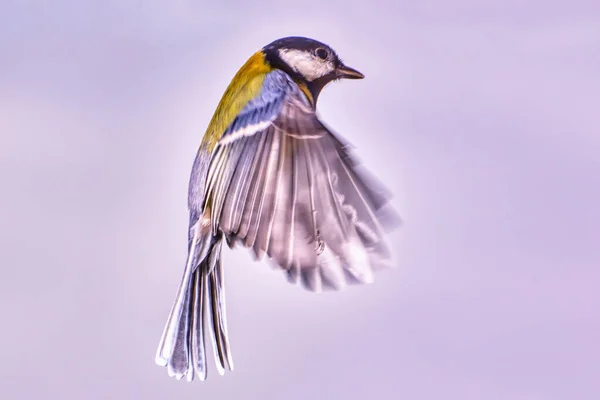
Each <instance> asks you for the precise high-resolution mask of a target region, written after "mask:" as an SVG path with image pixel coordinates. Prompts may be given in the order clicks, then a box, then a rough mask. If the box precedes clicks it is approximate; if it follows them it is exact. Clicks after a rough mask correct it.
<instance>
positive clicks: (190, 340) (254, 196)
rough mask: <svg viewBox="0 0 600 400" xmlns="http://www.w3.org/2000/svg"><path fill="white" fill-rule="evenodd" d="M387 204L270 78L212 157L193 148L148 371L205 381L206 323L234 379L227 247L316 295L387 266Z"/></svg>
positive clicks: (300, 103) (293, 89)
mask: <svg viewBox="0 0 600 400" xmlns="http://www.w3.org/2000/svg"><path fill="white" fill-rule="evenodd" d="M388 199H389V196H388V195H387V194H386V193H384V191H383V190H381V187H380V186H379V185H378V184H377V185H376V181H375V180H374V179H368V178H367V176H366V175H365V173H364V171H359V169H358V165H357V163H356V162H355V161H354V160H352V159H351V158H350V156H349V154H348V153H347V147H346V146H345V145H344V144H342V143H341V141H340V140H339V139H338V138H336V137H335V136H334V135H333V134H332V133H331V132H330V131H329V130H328V129H327V128H326V127H325V126H324V125H323V124H322V123H321V122H320V121H319V119H318V118H317V117H316V115H315V111H314V109H313V107H312V106H311V104H310V103H309V102H308V100H307V98H306V97H305V96H304V94H303V93H302V92H301V91H300V88H299V87H298V86H297V85H296V84H295V83H294V82H293V81H292V80H291V79H290V78H289V77H288V75H286V74H285V73H284V72H281V71H278V70H275V71H273V72H270V73H269V74H267V75H266V77H265V78H264V82H263V84H262V87H261V89H260V93H259V94H258V95H257V96H255V97H254V98H253V99H252V100H250V102H249V103H248V104H247V105H246V106H245V108H244V109H243V110H242V111H241V112H240V113H239V115H238V116H237V117H236V118H235V119H234V121H233V122H232V123H231V124H230V126H229V127H228V128H227V130H226V131H225V132H224V134H223V135H222V137H221V139H220V141H219V142H218V143H217V145H216V147H215V149H214V150H213V151H212V152H211V153H210V154H209V152H208V151H206V149H201V150H200V152H199V154H198V156H197V158H196V161H195V163H194V168H193V170H192V176H191V179H190V198H189V204H190V235H189V245H188V260H187V263H186V268H185V272H184V276H183V279H182V281H181V284H180V287H179V291H178V294H177V298H176V300H175V303H174V305H173V308H172V310H171V313H170V315H169V319H168V321H167V325H166V327H165V329H164V332H163V336H162V338H161V341H160V344H159V347H158V351H157V354H156V363H157V364H159V365H166V366H167V368H168V372H169V375H171V376H175V377H176V378H178V379H180V378H182V377H183V376H186V377H187V379H188V380H192V379H193V378H194V376H197V377H198V378H199V379H200V380H204V379H206V360H205V348H204V332H205V330H204V323H205V322H204V316H205V314H206V315H207V317H208V318H207V319H208V321H209V330H210V332H211V337H212V343H213V349H214V353H215V357H216V362H217V366H218V370H219V372H220V373H221V374H223V373H224V370H225V369H226V368H227V369H230V370H231V369H233V362H232V359H231V352H230V350H229V343H228V339H227V324H226V316H225V294H224V285H223V271H222V266H221V247H222V241H223V239H225V240H227V242H228V244H229V245H230V246H232V245H233V244H235V243H241V244H242V245H244V246H246V247H251V248H252V249H253V250H254V253H255V254H256V256H257V257H261V256H262V255H264V254H265V253H266V254H267V255H268V257H269V258H271V259H272V260H273V261H274V262H275V263H276V264H277V265H278V266H279V267H280V268H282V269H284V270H286V271H287V274H288V277H289V278H290V280H291V281H293V282H298V281H301V282H302V284H303V285H304V286H305V287H306V288H308V289H310V290H313V291H320V290H322V289H326V288H333V289H338V288H341V287H343V286H345V285H346V283H348V282H361V283H366V282H371V281H372V280H373V272H372V270H373V269H374V268H377V267H381V266H385V265H387V264H390V263H391V254H390V251H389V249H388V247H387V245H386V244H385V241H384V237H383V236H384V229H383V226H382V223H383V222H389V221H390V217H394V218H395V215H394V214H393V212H391V211H390V212H389V213H385V212H384V210H385V205H386V204H387V201H388ZM392 219H393V218H392Z"/></svg>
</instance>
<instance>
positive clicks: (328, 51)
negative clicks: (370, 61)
mask: <svg viewBox="0 0 600 400" xmlns="http://www.w3.org/2000/svg"><path fill="white" fill-rule="evenodd" d="M263 53H264V54H265V57H266V60H267V62H268V63H269V64H270V65H271V66H272V67H273V68H278V69H281V70H283V71H284V72H286V73H287V74H288V75H290V76H291V77H292V78H293V79H294V80H295V81H296V82H299V83H304V84H305V85H306V86H307V88H308V89H309V90H310V92H311V94H312V97H313V98H314V101H315V102H316V100H317V97H318V96H319V93H320V92H321V90H322V89H323V88H324V87H325V85H327V84H328V83H329V82H332V81H334V80H337V79H362V78H364V75H363V74H362V73H360V72H358V71H357V70H355V69H353V68H350V67H348V66H346V65H344V63H343V62H342V60H340V58H339V57H338V55H337V54H336V52H335V51H334V50H333V49H332V48H331V47H329V46H327V45H326V44H324V43H321V42H319V41H316V40H313V39H309V38H304V37H286V38H283V39H278V40H276V41H274V42H272V43H270V44H268V45H266V46H265V47H264V48H263Z"/></svg>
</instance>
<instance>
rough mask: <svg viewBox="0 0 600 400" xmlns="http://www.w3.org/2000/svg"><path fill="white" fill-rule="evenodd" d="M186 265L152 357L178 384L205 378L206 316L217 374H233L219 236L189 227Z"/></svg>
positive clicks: (202, 229)
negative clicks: (229, 371) (195, 377)
mask: <svg viewBox="0 0 600 400" xmlns="http://www.w3.org/2000/svg"><path fill="white" fill-rule="evenodd" d="M191 231H192V232H190V233H191V235H190V236H191V237H190V244H189V251H188V259H187V262H186V267H185V270H184V274H183V278H182V281H181V284H180V286H179V289H178V292H177V297H176V298H175V302H174V304H173V307H172V309H171V312H170V314H169V318H168V320H167V324H166V326H165V329H164V331H163V335H162V337H161V340H160V343H159V345H158V349H157V353H156V359H155V361H156V363H157V364H158V365H162V366H166V367H167V370H168V373H169V375H170V376H174V377H175V378H176V379H181V378H183V377H184V376H186V378H187V380H188V381H192V380H193V379H194V376H197V377H198V379H200V380H202V381H203V380H205V379H206V375H207V365H206V350H205V337H204V329H205V327H204V316H205V314H207V315H208V317H209V320H210V323H209V324H208V329H209V330H210V332H211V337H212V342H213V348H214V349H215V358H216V359H217V365H218V367H219V373H220V374H223V373H224V370H225V368H227V369H229V370H232V369H233V362H232V361H231V354H230V350H229V342H228V339H227V323H226V320H227V318H226V314H225V292H224V288H223V287H224V285H223V283H224V282H223V272H222V267H221V261H220V259H221V248H222V245H221V244H222V236H221V235H219V236H213V235H212V234H211V232H210V227H207V226H202V224H200V223H196V224H194V225H193V227H192V230H191Z"/></svg>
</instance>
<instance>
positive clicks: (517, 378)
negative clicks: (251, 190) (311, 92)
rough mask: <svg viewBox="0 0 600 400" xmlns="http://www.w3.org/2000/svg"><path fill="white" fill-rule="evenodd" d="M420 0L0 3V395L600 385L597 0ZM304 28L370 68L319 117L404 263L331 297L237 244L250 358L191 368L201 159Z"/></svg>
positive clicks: (508, 391) (399, 393)
mask: <svg viewBox="0 0 600 400" xmlns="http://www.w3.org/2000/svg"><path fill="white" fill-rule="evenodd" d="M400 3H401V2H399V1H388V2H387V3H384V2H381V3H380V4H378V5H377V6H375V5H368V2H366V1H360V2H359V1H349V0H344V1H341V0H340V1H335V2H333V1H332V2H327V3H325V5H322V4H320V3H319V2H314V3H311V4H310V5H307V4H306V3H298V4H297V5H296V6H294V7H292V6H291V3H282V2H280V1H274V0H273V1H262V2H256V1H254V2H243V1H237V2H231V3H229V4H227V5H220V3H219V2H213V4H208V3H207V4H200V2H194V1H183V0H181V1H158V0H150V1H139V0H138V1H127V0H118V1H117V0H112V1H87V2H83V1H79V2H77V1H66V0H57V1H55V2H42V1H39V2H36V1H11V0H8V1H3V2H2V3H1V5H0V54H1V55H0V182H1V185H2V186H1V187H2V191H1V194H2V195H1V196H0V198H1V200H0V202H1V203H0V226H1V229H0V240H1V251H0V265H1V268H2V278H1V279H0V288H1V291H0V315H1V318H2V327H1V329H0V336H1V340H2V356H3V357H2V363H1V364H0V397H2V398H3V399H29V398H38V399H42V398H61V399H65V398H78V399H109V398H144V399H165V398H173V399H179V400H183V399H259V398H260V399H282V398H283V399H307V398H309V399H313V398H330V399H334V398H340V399H342V398H349V399H368V398H376V397H378V398H385V399H395V398H398V399H435V400H437V399H461V400H464V399H478V400H479V399H486V400H487V399H518V400H538V399H539V400H547V399H577V400H580V399H598V398H600V382H599V378H600V346H599V343H600V314H599V310H600V294H599V292H598V290H599V284H600V268H599V267H600V228H599V227H600V3H598V2H597V1H591V0H590V1H587V2H585V1H570V2H564V4H560V3H559V2H552V1H550V2H548V1H530V2H522V1H515V0H509V1H504V2H485V4H484V2H480V1H474V0H458V1H452V2H446V1H443V0H433V1H414V2H402V4H400ZM233 10H235V11H233ZM291 34H300V35H305V36H310V37H314V38H317V39H320V40H322V41H325V42H327V43H329V44H331V45H332V46H333V47H334V48H336V49H337V50H338V52H339V53H340V54H341V56H342V57H343V58H344V60H345V61H346V62H347V63H348V64H349V65H352V66H355V67H356V68H358V69H360V70H361V71H363V72H364V73H365V74H366V75H367V79H365V80H364V81H360V82H356V81H353V82H344V83H340V84H335V85H332V86H331V87H329V88H328V90H326V91H325V92H324V94H323V95H322V98H321V101H320V112H321V115H322V116H323V118H324V119H325V121H326V122H327V123H329V124H330V125H331V126H333V127H334V128H335V129H337V130H338V131H339V132H340V133H342V134H343V135H344V136H345V137H346V138H347V139H348V140H350V141H351V142H352V143H353V144H355V145H356V147H357V149H358V152H359V154H360V156H361V158H362V160H363V161H364V162H365V163H366V164H367V165H368V167H369V168H370V169H371V170H372V171H374V172H375V173H377V174H378V175H379V176H380V177H381V179H382V180H383V181H384V182H386V184H387V185H388V186H389V188H390V189H391V190H392V191H393V192H394V193H395V204H396V206H397V208H398V210H399V212H400V213H401V214H402V216H403V218H404V221H405V224H404V226H403V227H402V228H401V229H400V230H398V231H397V232H395V234H394V235H393V236H392V237H391V241H392V243H393V244H394V247H395V249H396V252H397V256H398V265H399V267H398V268H397V269H394V270H390V271H386V272H384V273H381V274H378V275H377V277H376V279H377V280H376V283H375V284H373V285H369V286H363V287H352V288H350V289H349V290H346V291H344V292H341V293H335V294H332V293H327V294H323V295H315V294H312V293H309V292H305V291H303V290H302V289H301V288H299V287H294V286H291V285H289V284H288V283H287V282H286V281H285V279H284V278H283V276H282V275H281V273H279V272H275V271H273V270H272V269H271V268H270V267H268V266H267V264H266V263H254V262H252V261H251V257H250V255H249V253H247V252H245V251H235V252H231V251H229V250H228V251H227V252H226V254H225V262H226V266H227V268H226V270H227V274H226V281H227V295H228V312H229V330H230V333H231V342H232V349H233V355H234V362H235V368H236V369H235V371H234V372H233V373H229V374H227V375H225V376H224V377H220V376H218V375H217V372H216V369H215V368H214V367H212V368H211V370H210V371H209V379H208V381H207V382H205V383H194V384H191V385H190V384H187V383H185V382H178V381H175V380H173V379H170V378H168V377H167V373H166V370H165V369H163V368H159V367H157V366H155V365H154V361H153V358H154V352H155V348H156V345H157V343H158V339H159V337H160V334H161V332H162V329H163V324H164V322H165V319H166V317H167V313H168V311H169V309H170V306H171V302H172V301H173V298H174V295H175V290H176V287H177V285H178V283H179V280H180V274H181V272H182V270H183V263H184V260H185V248H186V228H187V225H186V224H187V211H186V190H187V182H188V173H189V170H190V168H191V164H192V160H193V156H194V152H195V150H196V147H197V145H198V144H199V142H200V139H201V136H202V134H203V132H204V129H205V127H206V124H207V123H208V121H209V118H210V116H211V115H212V113H213V111H214V109H215V106H216V104H217V102H218V100H219V98H220V96H221V94H222V93H223V91H224V89H225V87H226V85H227V84H228V82H229V80H230V79H231V77H232V76H233V74H234V73H235V72H236V70H237V69H238V68H239V67H240V66H241V64H242V63H243V62H244V61H245V60H246V58H247V57H248V56H250V55H251V54H252V53H253V52H254V51H255V50H257V49H258V48H260V47H261V46H262V45H264V44H266V43H268V42H270V41H271V40H273V39H276V38H278V37H281V36H287V35H291ZM211 356H212V355H211ZM211 365H212V361H211Z"/></svg>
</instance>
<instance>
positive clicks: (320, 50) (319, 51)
mask: <svg viewBox="0 0 600 400" xmlns="http://www.w3.org/2000/svg"><path fill="white" fill-rule="evenodd" d="M315 54H316V55H317V57H319V58H320V59H321V60H327V56H329V52H328V51H327V50H326V49H324V48H322V47H319V48H318V49H316V50H315Z"/></svg>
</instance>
